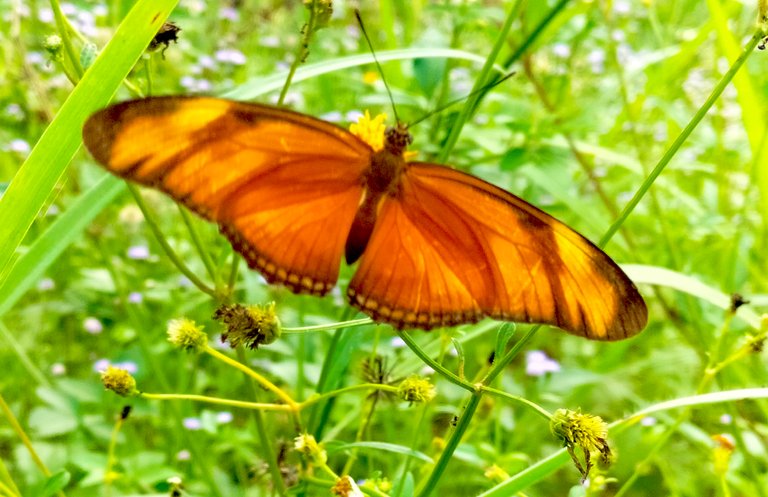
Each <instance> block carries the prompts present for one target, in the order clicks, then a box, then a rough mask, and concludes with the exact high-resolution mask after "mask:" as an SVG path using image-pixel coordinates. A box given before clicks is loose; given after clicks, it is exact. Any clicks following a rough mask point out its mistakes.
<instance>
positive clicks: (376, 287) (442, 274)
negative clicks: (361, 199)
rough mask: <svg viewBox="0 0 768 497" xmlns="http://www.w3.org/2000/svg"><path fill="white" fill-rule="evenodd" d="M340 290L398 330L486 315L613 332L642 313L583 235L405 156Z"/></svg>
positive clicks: (621, 333) (489, 188)
mask: <svg viewBox="0 0 768 497" xmlns="http://www.w3.org/2000/svg"><path fill="white" fill-rule="evenodd" d="M347 294H348V298H349V300H350V303H351V304H352V305H354V306H356V307H357V308H359V309H361V310H362V311H363V312H365V313H367V314H369V315H371V316H372V317H373V318H374V320H376V321H383V322H387V323H390V324H392V325H393V326H395V327H396V328H401V329H402V328H414V327H416V328H424V329H429V328H433V327H436V326H451V325H455V324H459V323H465V322H472V321H477V320H479V319H480V318H482V317H483V316H490V317H493V318H496V319H502V320H508V321H522V322H530V323H546V324H552V325H556V326H558V327H560V328H563V329H564V330H566V331H569V332H570V333H573V334H576V335H580V336H583V337H586V338H590V339H596V340H618V339H622V338H626V337H629V336H631V335H634V334H635V333H637V332H639V331H640V330H642V329H643V328H644V327H645V323H646V321H647V310H646V307H645V303H644V302H643V299H642V298H641V297H640V295H639V293H638V291H637V289H636V288H635V286H634V284H633V283H632V282H631V281H630V280H629V278H627V276H626V275H625V274H624V273H623V272H622V271H621V269H619V267H618V266H617V265H616V264H615V263H614V262H613V261H612V260H611V259H610V257H608V256H607V255H606V254H605V253H604V252H602V251H601V250H600V249H598V248H597V247H595V246H594V245H593V244H592V243H590V242H589V240H587V239H586V238H584V237H582V236H581V235H579V234H578V233H576V232H575V231H573V230H572V229H570V228H568V227H567V226H566V225H564V224H563V223H561V222H559V221H557V220H556V219H554V218H553V217H551V216H549V215H548V214H546V213H544V212H542V211H540V210H539V209H537V208H535V207H533V206H532V205H530V204H528V203H527V202H525V201H523V200H521V199H519V198H518V197H515V196H514V195H512V194H510V193H508V192H506V191H504V190H501V189H500V188H497V187H495V186H493V185H491V184H489V183H486V182H484V181H482V180H480V179H478V178H475V177H473V176H470V175H468V174H465V173H462V172H460V171H457V170H454V169H450V168H448V167H444V166H438V165H434V164H426V163H410V164H409V165H408V169H407V170H406V171H405V173H404V174H403V176H402V177H401V182H400V189H399V191H398V193H397V194H396V195H395V196H393V197H388V198H387V199H386V200H384V202H383V204H382V206H381V208H380V211H379V214H378V218H377V222H376V227H375V228H374V231H373V233H372V235H371V239H370V241H369V244H368V247H367V248H366V250H365V252H364V253H363V256H362V258H361V259H360V266H359V267H358V269H357V273H356V274H355V275H354V278H353V279H352V281H351V282H350V285H349V289H348V292H347Z"/></svg>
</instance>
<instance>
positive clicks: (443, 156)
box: [438, 0, 571, 162]
mask: <svg viewBox="0 0 768 497" xmlns="http://www.w3.org/2000/svg"><path fill="white" fill-rule="evenodd" d="M570 1H571V0H560V1H559V2H558V3H557V4H555V6H554V7H552V10H550V11H549V13H548V14H547V15H546V16H545V17H544V18H543V19H542V20H541V21H539V24H537V25H536V27H535V28H534V29H533V31H532V32H531V33H530V34H529V35H528V36H527V37H526V39H525V40H523V43H522V44H521V45H520V46H519V47H518V48H517V50H515V51H514V52H513V53H512V55H510V56H509V57H507V58H506V59H505V60H504V63H503V64H502V65H503V66H504V67H507V68H508V67H509V66H511V65H512V64H513V63H514V62H515V61H517V60H518V59H519V58H520V57H521V56H522V55H523V54H524V53H525V51H526V50H528V48H529V47H530V46H531V45H532V44H533V42H534V41H536V40H537V39H538V37H539V36H540V35H541V34H542V33H543V32H544V30H545V29H546V27H547V26H549V23H550V22H552V20H554V19H555V17H557V15H558V14H559V13H560V12H561V11H562V10H563V9H564V8H565V7H566V6H567V5H568V4H569V3H570ZM524 3H525V2H523V1H522V0H521V1H518V2H517V3H516V4H515V5H514V6H513V7H512V9H511V10H510V13H509V15H508V16H507V20H506V22H505V26H506V23H511V22H512V21H514V20H515V19H516V18H517V17H518V15H517V13H518V8H519V7H521V6H522V4H524ZM502 33H503V35H500V36H499V38H498V39H497V40H496V45H495V46H494V50H493V51H492V52H491V54H490V55H489V58H488V60H489V61H491V63H492V62H493V61H494V60H496V56H497V55H498V51H497V50H496V48H497V47H498V48H499V49H500V48H501V47H500V44H505V43H506V33H505V32H504V30H503V29H502ZM487 64H488V62H487V61H486V65H487ZM484 69H485V67H484V68H483V70H481V73H480V76H479V77H478V78H477V80H476V83H475V87H474V88H473V89H472V91H473V92H474V91H476V90H477V89H479V88H481V87H482V86H483V85H485V84H488V87H489V88H491V87H492V86H493V83H492V82H490V81H488V78H487V76H488V74H490V72H486V71H484ZM486 93H487V91H480V92H478V93H477V94H475V96H474V97H472V98H469V99H468V100H467V103H466V104H464V107H463V108H462V109H461V113H459V117H458V118H457V119H456V122H455V123H454V124H453V126H452V128H451V132H450V134H449V135H448V137H447V138H446V141H445V145H444V146H443V148H442V150H441V151H440V155H439V160H438V162H446V160H447V159H448V156H449V155H450V153H451V151H452V150H453V147H454V146H455V145H456V142H457V141H458V139H459V134H460V133H461V129H462V128H463V127H464V124H465V123H466V122H467V121H468V120H469V117H470V116H471V115H472V113H473V112H474V111H475V109H476V108H477V106H478V105H479V104H480V101H481V100H482V99H483V97H484V96H485V94H486Z"/></svg>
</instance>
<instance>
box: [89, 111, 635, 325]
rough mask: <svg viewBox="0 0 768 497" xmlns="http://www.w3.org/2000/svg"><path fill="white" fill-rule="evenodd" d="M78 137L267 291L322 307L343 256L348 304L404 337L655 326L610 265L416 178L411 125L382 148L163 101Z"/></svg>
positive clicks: (280, 118)
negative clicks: (240, 262) (472, 326)
mask: <svg viewBox="0 0 768 497" xmlns="http://www.w3.org/2000/svg"><path fill="white" fill-rule="evenodd" d="M83 137H84V141H85V144H86V146H87V148H88V149H89V150H90V151H91V153H92V154H93V156H94V157H95V158H96V160H97V161H98V162H100V163H101V164H102V165H104V166H105V167H106V168H107V169H108V170H109V171H111V172H113V173H114V174H117V175H119V176H122V177H124V178H127V179H130V180H132V181H136V182H138V183H141V184H144V185H148V186H152V187H154V188H157V189H159V190H162V191H164V192H166V193H167V194H169V195H170V196H171V197H173V198H174V199H176V200H178V201H180V202H182V203H184V204H185V205H187V206H188V207H190V208H191V209H192V210H193V211H195V212H197V213H198V214H200V215H201V216H203V217H205V218H207V219H209V220H212V221H214V222H216V223H218V224H219V227H220V230H221V232H222V233H223V234H224V235H225V236H226V237H227V238H228V239H229V241H230V243H231V244H232V246H233V248H234V249H235V250H236V251H237V252H239V253H240V254H241V255H242V256H243V257H244V258H245V260H246V261H247V262H248V265H249V266H250V267H251V268H253V269H256V270H258V271H260V272H261V273H262V274H263V275H264V277H265V278H266V280H267V281H268V282H270V283H278V284H282V285H285V286H287V287H288V288H289V289H290V290H291V291H293V292H296V293H309V294H313V295H324V294H326V293H328V292H329V291H330V290H331V288H333V286H334V285H335V284H336V280H337V278H338V272H339V266H340V259H341V256H342V254H344V256H345V259H346V261H347V263H348V264H352V263H356V264H357V268H356V272H355V274H354V276H353V278H352V280H351V281H350V283H349V286H348V289H347V297H348V299H349V302H350V304H352V305H353V306H355V307H357V308H358V309H360V310H362V311H363V312H365V313H366V314H368V315H370V316H371V317H372V318H373V319H374V320H375V321H378V322H384V323H388V324H391V325H392V326H394V327H395V328H398V329H403V328H422V329H431V328H434V327H438V326H451V325H455V324H460V323H467V322H474V321H477V320H479V319H481V318H483V317H485V316H490V317H493V318H496V319H503V320H514V321H522V322H536V323H548V324H553V325H556V326H559V327H561V328H563V329H565V330H566V331H569V332H571V333H574V334H577V335H581V336H585V337H587V338H592V339H599V340H616V339H620V338H626V337H628V336H631V335H633V334H635V333H637V332H639V331H640V330H641V329H642V328H643V327H644V326H645V323H646V320H647V311H646V308H645V304H644V302H643V300H642V297H640V295H639V293H638V292H637V289H636V288H635V286H634V285H633V284H632V282H631V281H630V280H629V279H628V278H627V277H626V275H625V274H624V273H623V272H622V271H621V269H619V267H618V266H617V265H616V264H615V263H614V262H613V261H612V260H611V259H610V258H609V257H608V256H607V255H606V254H605V253H603V252H602V251H601V250H600V249H598V248H597V247H595V246H594V245H593V244H591V243H590V242H589V241H588V240H587V239H585V238H584V237H582V236H581V235H579V234H578V233H576V232H575V231H573V230H572V229H570V228H568V227H567V226H565V225H564V224H562V223H561V222H559V221H557V220H556V219H554V218H552V217H551V216H549V215H548V214H546V213H544V212H542V211H540V210H539V209H537V208H535V207H533V206H532V205H530V204H528V203H527V202H525V201H523V200H522V199H520V198H518V197H515V196H514V195H512V194H510V193H508V192H506V191H504V190H502V189H500V188H498V187H496V186H494V185H491V184H489V183H487V182H485V181H483V180H480V179H478V178H475V177H474V176H471V175H469V174H466V173H463V172H461V171H458V170H455V169H452V168H450V167H447V166H442V165H437V164H430V163H424V162H408V161H407V160H406V158H405V155H404V151H405V149H406V147H407V146H408V145H409V144H410V142H411V137H410V134H409V133H408V130H407V128H406V127H405V126H402V125H398V126H397V127H395V128H391V129H390V130H389V131H387V134H386V139H385V140H384V141H383V144H382V146H380V147H376V148H374V146H373V145H371V144H369V143H367V142H366V141H364V140H363V139H361V138H359V137H358V136H356V135H354V134H352V133H350V132H349V131H347V130H344V129H342V128H339V127H337V126H335V125H333V124H330V123H326V122H323V121H320V120H317V119H314V118H312V117H309V116H305V115H303V114H299V113H296V112H292V111H288V110H285V109H278V108H274V107H270V106H265V105H259V104H246V103H242V102H233V101H228V100H223V99H215V98H206V97H155V98H149V99H142V100H135V101H129V102H123V103H121V104H117V105H115V106H112V107H109V108H107V109H104V110H102V111H100V112H98V113H96V114H94V115H93V116H92V117H91V118H90V119H89V120H88V121H87V123H86V125H85V127H84V130H83Z"/></svg>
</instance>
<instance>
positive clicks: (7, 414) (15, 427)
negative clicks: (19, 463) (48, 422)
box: [0, 394, 65, 497]
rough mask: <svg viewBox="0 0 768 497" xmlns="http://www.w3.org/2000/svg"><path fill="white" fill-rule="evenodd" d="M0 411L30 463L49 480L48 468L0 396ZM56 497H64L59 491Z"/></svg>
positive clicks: (0, 395)
mask: <svg viewBox="0 0 768 497" xmlns="http://www.w3.org/2000/svg"><path fill="white" fill-rule="evenodd" d="M0 411H2V412H3V414H5V418H6V419H7V420H8V424H10V425H11V429H12V430H13V431H14V432H15V433H16V436H17V437H19V440H21V443H22V444H24V447H26V448H27V452H29V456H30V457H31V458H32V461H33V462H34V463H35V465H36V466H37V467H38V469H39V470H40V472H41V473H43V475H44V476H45V477H46V478H50V477H51V472H50V471H49V470H48V467H47V466H46V465H45V463H44V462H43V460H42V459H40V456H39V455H37V451H36V450H35V447H34V446H33V445H32V441H31V440H30V439H29V437H28V436H27V433H26V432H25V431H24V428H22V426H21V424H19V421H18V420H17V419H16V416H14V414H13V411H11V408H10V407H9V406H8V404H6V402H5V398H4V397H3V395H2V394H0ZM56 495H58V496H59V497H65V495H64V492H63V491H61V490H60V491H58V492H56Z"/></svg>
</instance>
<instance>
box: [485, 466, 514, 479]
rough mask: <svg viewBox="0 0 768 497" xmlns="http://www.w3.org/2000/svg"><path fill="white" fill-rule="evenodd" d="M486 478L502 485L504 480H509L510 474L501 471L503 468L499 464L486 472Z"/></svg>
mask: <svg viewBox="0 0 768 497" xmlns="http://www.w3.org/2000/svg"><path fill="white" fill-rule="evenodd" d="M484 476H485V477H486V478H488V479H489V480H492V481H493V482H494V483H501V482H503V481H504V480H507V479H509V473H507V472H506V471H504V470H503V469H501V467H500V466H499V465H497V464H494V465H492V466H491V467H489V468H487V469H486V470H485V473H484Z"/></svg>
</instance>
